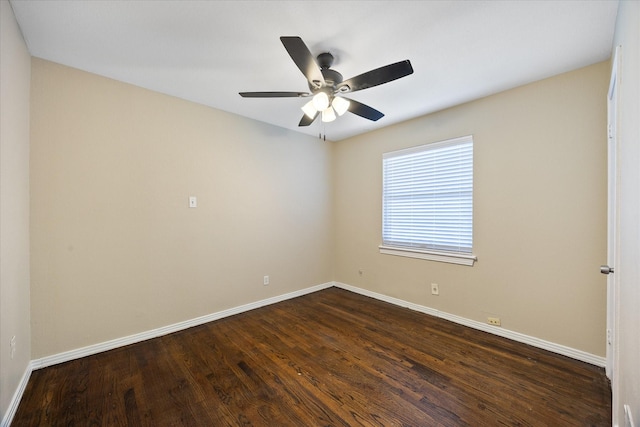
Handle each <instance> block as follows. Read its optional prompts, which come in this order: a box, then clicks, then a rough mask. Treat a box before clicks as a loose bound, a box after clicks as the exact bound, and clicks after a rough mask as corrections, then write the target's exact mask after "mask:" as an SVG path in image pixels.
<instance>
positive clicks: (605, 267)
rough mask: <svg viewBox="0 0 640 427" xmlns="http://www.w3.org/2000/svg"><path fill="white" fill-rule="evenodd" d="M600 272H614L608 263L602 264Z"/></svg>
mask: <svg viewBox="0 0 640 427" xmlns="http://www.w3.org/2000/svg"><path fill="white" fill-rule="evenodd" d="M600 273H602V274H613V267H609V266H608V265H601V266H600Z"/></svg>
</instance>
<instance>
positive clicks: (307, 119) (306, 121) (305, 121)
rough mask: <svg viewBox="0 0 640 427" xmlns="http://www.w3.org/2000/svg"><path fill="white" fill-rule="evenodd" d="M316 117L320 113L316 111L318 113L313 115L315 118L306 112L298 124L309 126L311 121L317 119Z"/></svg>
mask: <svg viewBox="0 0 640 427" xmlns="http://www.w3.org/2000/svg"><path fill="white" fill-rule="evenodd" d="M316 117H318V113H317V112H316V115H315V116H313V118H310V117H309V116H307V115H306V114H304V115H303V116H302V118H301V119H300V123H298V126H309V125H310V124H311V123H313V122H314V120H315V119H316Z"/></svg>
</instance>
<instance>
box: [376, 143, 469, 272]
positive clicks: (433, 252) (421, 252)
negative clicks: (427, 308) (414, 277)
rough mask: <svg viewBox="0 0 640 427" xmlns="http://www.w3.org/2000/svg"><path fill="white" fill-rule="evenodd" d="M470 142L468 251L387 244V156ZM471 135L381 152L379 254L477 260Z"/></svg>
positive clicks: (449, 260) (448, 260) (461, 262)
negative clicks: (469, 228)
mask: <svg viewBox="0 0 640 427" xmlns="http://www.w3.org/2000/svg"><path fill="white" fill-rule="evenodd" d="M469 142H470V143H471V176H472V178H471V179H472V184H471V192H472V193H471V233H470V237H471V247H470V248H469V249H470V250H469V251H456V250H441V249H431V248H425V247H419V246H415V244H414V245H410V244H408V245H406V246H404V245H394V244H389V243H388V242H385V241H384V234H385V177H386V175H385V161H386V160H387V159H388V158H396V157H401V156H408V155H411V154H416V153H422V152H425V151H432V150H438V149H442V148H444V147H447V146H452V145H457V144H467V143H469ZM473 147H474V141H473V135H467V136H463V137H458V138H452V139H447V140H443V141H437V142H431V143H428V144H422V145H419V146H415V147H410V148H405V149H402V150H396V151H391V152H387V153H383V155H382V218H381V225H382V227H381V233H382V235H381V241H382V244H380V245H379V247H378V248H379V250H380V253H381V254H386V255H396V256H404V257H410V258H418V259H426V260H431V261H438V262H446V263H453V264H459V265H466V266H473V265H474V263H475V262H476V261H477V257H476V255H474V254H473V190H474V188H473V187H474V183H473V169H474V168H473V164H474V162H473Z"/></svg>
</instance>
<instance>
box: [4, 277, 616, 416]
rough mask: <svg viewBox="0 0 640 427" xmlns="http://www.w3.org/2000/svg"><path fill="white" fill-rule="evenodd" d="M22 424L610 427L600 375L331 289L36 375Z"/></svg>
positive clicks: (497, 339) (540, 352) (607, 399)
mask: <svg viewBox="0 0 640 427" xmlns="http://www.w3.org/2000/svg"><path fill="white" fill-rule="evenodd" d="M12 425H14V426H58V425H60V426H62V425H65V426H89V425H95V426H452V427H453V426H496V425H506V426H610V425H611V391H610V386H609V382H608V380H607V379H606V377H605V375H604V371H603V369H601V368H598V367H595V366H592V365H589V364H586V363H583V362H579V361H576V360H572V359H569V358H567V357H564V356H560V355H557V354H553V353H550V352H548V351H544V350H540V349H537V348H534V347H531V346H528V345H525V344H522V343H517V342H514V341H511V340H508V339H504V338H501V337H497V336H494V335H492V334H488V333H485V332H481V331H477V330H473V329H470V328H466V327H464V326H461V325H458V324H455V323H452V322H448V321H446V320H443V319H438V318H434V317H432V316H428V315H426V314H422V313H418V312H415V311H411V310H409V309H406V308H401V307H397V306H393V305H391V304H387V303H384V302H381V301H377V300H374V299H371V298H367V297H364V296H361V295H357V294H354V293H351V292H348V291H345V290H342V289H337V288H329V289H326V290H323V291H320V292H316V293H313V294H309V295H305V296H303V297H299V298H295V299H291V300H287V301H283V302H281V303H277V304H273V305H270V306H267V307H263V308H260V309H256V310H252V311H250V312H246V313H242V314H238V315H235V316H231V317H228V318H224V319H220V320H218V321H215V322H211V323H208V324H205V325H201V326H197V327H194V328H190V329H187V330H185V331H181V332H178V333H174V334H170V335H166V336H163V337H159V338H155V339H152V340H148V341H145V342H142V343H138V344H134V345H130V346H127V347H123V348H119V349H116V350H113V351H109V352H104V353H101V354H97V355H94V356H89V357H86V358H83V359H78V360H74V361H71V362H67V363H63V364H60V365H55V366H51V367H48V368H44V369H41V370H38V371H35V372H33V374H32V376H31V378H30V380H29V383H28V385H27V388H26V390H25V392H24V395H23V398H22V401H21V403H20V406H19V408H18V411H17V413H16V416H15V418H14V422H13V424H12Z"/></svg>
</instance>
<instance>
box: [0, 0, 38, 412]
mask: <svg viewBox="0 0 640 427" xmlns="http://www.w3.org/2000/svg"><path fill="white" fill-rule="evenodd" d="M0 19H1V22H0V420H6V418H5V416H6V414H7V410H8V409H9V406H10V403H11V400H12V398H13V396H14V393H15V391H16V389H17V388H18V385H19V383H20V380H21V379H22V377H23V375H24V374H25V372H26V371H27V366H28V364H29V361H30V360H31V331H30V325H29V84H30V82H29V76H30V73H31V59H30V57H29V52H28V51H27V47H26V45H25V43H24V40H23V39H22V34H21V33H20V29H19V28H18V25H17V23H16V20H15V17H14V16H13V11H12V10H11V5H10V4H9V2H8V1H6V0H1V1H0ZM14 336H15V337H16V341H15V342H16V347H15V354H14V357H13V358H11V347H10V342H11V338H12V337H14Z"/></svg>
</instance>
